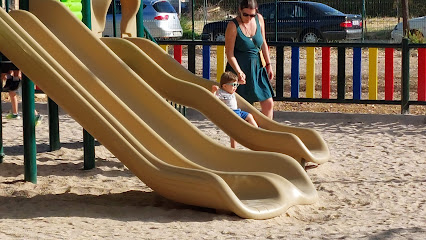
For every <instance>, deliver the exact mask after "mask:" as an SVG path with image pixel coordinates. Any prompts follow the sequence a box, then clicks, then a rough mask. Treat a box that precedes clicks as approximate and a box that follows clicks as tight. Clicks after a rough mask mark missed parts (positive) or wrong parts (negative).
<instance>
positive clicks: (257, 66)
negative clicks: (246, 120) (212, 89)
mask: <svg viewBox="0 0 426 240" xmlns="http://www.w3.org/2000/svg"><path fill="white" fill-rule="evenodd" d="M255 19H256V26H257V27H256V34H255V35H254V36H253V37H251V38H249V37H247V36H246V35H244V33H243V32H242V30H241V28H240V25H239V24H238V21H237V19H235V18H234V19H233V20H232V21H233V22H234V23H235V25H236V26H237V37H236V38H235V47H234V56H235V58H236V59H237V61H238V64H239V65H240V68H241V70H242V71H243V72H244V74H245V75H246V84H244V85H240V86H239V87H238V89H237V93H238V94H240V95H241V96H242V97H243V98H244V99H245V100H247V101H248V102H249V103H254V102H261V101H264V100H266V99H268V98H271V97H272V95H273V90H272V87H271V84H270V83H269V80H268V73H267V72H266V68H264V67H262V66H261V61H260V56H259V50H260V48H261V46H262V44H263V37H262V32H261V30H260V24H259V19H258V17H257V16H256V17H255ZM225 70H226V71H232V72H234V73H235V71H234V69H232V67H231V65H230V64H229V63H228V64H227V65H226V69H225Z"/></svg>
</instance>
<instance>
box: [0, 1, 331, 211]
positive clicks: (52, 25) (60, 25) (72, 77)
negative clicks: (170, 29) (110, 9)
mask: <svg viewBox="0 0 426 240" xmlns="http://www.w3.org/2000/svg"><path fill="white" fill-rule="evenodd" d="M29 9H30V11H31V13H33V14H35V16H34V15H32V14H31V13H29V12H27V11H21V10H18V11H12V12H11V13H10V16H9V15H8V14H6V13H5V12H4V11H0V13H1V14H0V16H1V21H0V28H1V31H2V32H4V33H7V34H5V35H2V37H1V38H0V42H1V44H0V46H1V51H2V52H3V53H4V54H5V55H6V56H8V58H9V59H11V60H12V61H13V62H14V63H15V64H16V65H17V66H18V67H19V68H20V69H21V70H22V71H23V72H24V74H25V75H27V76H28V77H30V79H31V80H33V81H34V82H35V83H36V84H37V85H38V86H40V88H41V89H43V91H44V92H45V93H46V94H47V95H48V96H49V97H51V98H52V99H53V100H54V101H55V102H56V103H58V104H59V105H60V106H61V107H62V108H64V109H65V110H66V111H67V112H68V113H69V114H70V115H71V116H72V117H73V118H74V119H75V120H76V121H78V122H79V123H80V124H81V125H82V126H83V127H84V128H85V129H87V131H88V132H90V133H91V134H93V136H95V137H96V138H97V139H98V141H99V142H101V143H102V144H103V145H105V146H106V147H107V148H108V149H109V150H110V151H111V152H112V153H113V154H114V155H115V156H116V157H117V158H118V159H120V160H121V161H122V162H123V163H124V164H125V165H126V166H127V167H128V168H129V169H130V170H131V171H132V172H133V173H134V174H135V175H136V176H138V177H139V178H140V179H141V180H142V181H143V182H145V183H146V184H147V185H148V186H150V187H151V188H152V189H153V190H154V191H156V192H158V193H159V194H161V195H163V196H165V197H167V198H169V199H172V200H175V201H179V202H183V203H187V204H192V205H197V206H203V207H210V208H216V209H223V210H227V211H232V212H235V213H236V214H237V215H239V216H241V217H245V218H256V219H263V218H270V217H274V216H277V215H279V214H281V213H283V212H285V211H286V209H287V208H288V207H290V206H292V205H294V204H309V203H313V202H314V201H315V200H316V199H317V193H316V190H315V188H314V186H313V184H312V182H311V181H310V179H309V177H308V175H307V174H306V172H305V171H304V168H303V167H302V166H301V164H300V163H302V160H303V159H304V160H307V161H318V163H322V162H324V161H326V160H327V158H328V157H329V153H328V149H327V147H326V145H325V143H324V142H323V140H322V139H321V137H320V136H319V135H318V134H315V132H314V131H312V130H303V129H298V130H297V129H293V131H294V132H298V131H300V132H301V133H302V134H301V138H302V139H303V138H304V137H303V134H307V135H306V136H309V135H310V136H315V137H316V139H315V141H317V143H316V144H319V145H320V146H319V147H317V146H315V144H312V143H313V142H315V141H311V140H310V141H311V143H309V141H308V144H307V146H308V147H306V146H305V144H304V143H303V142H302V141H301V140H300V139H299V138H298V136H296V135H295V134H289V133H285V132H280V131H282V130H284V129H285V128H284V127H283V129H279V127H277V126H278V125H276V126H275V128H276V129H275V130H273V131H272V130H257V129H255V130H250V129H248V130H250V131H251V132H252V133H251V134H259V133H262V134H263V135H265V136H266V137H268V136H267V135H271V136H274V137H273V138H270V139H272V140H274V141H276V140H278V141H284V143H283V144H286V143H285V141H286V140H290V139H295V141H294V143H290V144H294V145H291V146H293V147H294V146H300V148H306V149H305V150H306V151H304V152H302V153H301V154H299V155H297V153H295V154H296V155H297V156H296V157H297V158H298V160H295V159H294V158H293V157H291V156H287V155H284V154H278V153H272V152H262V151H241V150H233V149H229V148H226V147H224V146H221V145H219V144H217V143H216V142H214V141H212V140H211V139H209V138H208V137H206V136H204V135H203V134H201V132H200V131H199V130H198V129H196V128H195V127H194V126H192V124H191V123H190V122H189V121H188V120H186V119H185V118H184V117H183V116H182V115H181V114H180V113H178V112H177V111H175V110H174V109H173V108H172V107H171V106H170V104H168V103H167V102H166V101H165V100H164V99H163V98H162V97H161V96H160V95H159V94H158V93H157V92H156V91H154V90H153V89H152V88H151V87H150V86H149V85H148V84H147V83H146V82H145V81H144V80H142V78H141V77H139V76H138V75H137V74H136V73H135V72H133V71H132V70H130V68H129V67H128V66H127V65H126V64H125V63H124V62H123V61H121V60H120V59H119V58H118V57H117V56H116V55H115V54H114V53H113V52H112V51H111V50H110V49H109V48H108V47H107V46H106V45H104V44H103V43H102V42H101V41H100V39H98V38H97V37H96V34H93V33H92V32H90V30H89V29H87V28H86V27H85V26H84V25H83V23H81V22H80V21H79V20H78V18H76V17H75V16H73V14H72V13H70V12H69V11H68V10H67V9H66V8H65V7H64V6H63V5H62V4H60V3H59V2H56V1H53V0H32V1H31V2H30V5H29ZM59 18H60V19H61V20H62V21H59V22H58V21H57V19H59ZM83 19H84V17H83ZM129 19H131V18H129ZM122 29H123V28H122ZM130 36H133V35H131V34H130ZM105 41H106V42H108V39H105ZM121 42H125V43H126V44H128V45H129V44H132V43H131V42H130V41H127V40H123V41H121ZM119 43H120V42H119ZM111 46H112V48H114V46H117V45H115V44H114V43H113V44H111ZM126 48H127V47H126ZM134 48H138V47H136V46H134ZM129 49H130V48H129ZM160 51H162V50H161V49H160ZM141 52H142V51H141ZM139 57H140V56H138V58H137V59H138V60H140V58H139ZM99 59H102V61H99ZM145 61H146V62H144V63H145V64H144V66H145V67H147V69H151V68H155V69H156V71H163V73H164V76H163V78H164V79H165V80H166V81H168V82H169V83H171V84H172V83H178V84H182V86H187V87H188V88H189V89H192V90H193V91H192V92H191V93H197V94H200V96H205V97H206V100H204V99H201V101H205V103H206V105H207V106H209V105H212V106H215V107H216V106H217V107H218V108H216V109H214V111H218V112H223V116H225V118H224V119H223V121H225V122H228V124H229V125H231V124H233V126H234V128H236V127H235V126H242V127H244V128H247V126H246V125H244V124H246V123H245V122H244V121H241V120H240V119H238V118H236V117H235V116H234V115H233V114H231V113H230V111H229V109H228V108H227V107H226V106H225V105H223V104H222V103H221V102H220V101H219V100H217V99H216V98H215V97H214V96H213V95H211V94H210V93H209V92H208V90H206V89H204V88H203V87H200V86H198V85H196V84H193V83H188V82H184V81H182V80H179V79H176V78H173V77H172V76H170V75H168V74H167V73H166V72H165V71H164V70H162V68H161V67H160V66H158V65H157V63H156V62H155V61H153V60H149V59H148V58H146V59H145ZM148 61H151V62H148ZM173 61H174V60H173ZM128 64H133V65H134V62H132V61H129V62H128ZM34 66H37V67H34ZM182 70H184V69H181V70H180V71H182ZM147 71H148V70H147ZM149 71H151V70H149ZM138 73H140V72H138ZM157 73H158V72H157ZM188 73H189V72H186V73H184V74H188ZM119 79H125V80H126V81H119ZM171 80H173V81H171ZM197 81H199V82H204V84H205V82H208V81H207V80H202V79H197ZM209 84H210V85H211V84H212V83H211V82H210V83H209ZM207 93H209V94H208V95H207ZM189 95H190V94H189ZM168 97H172V96H171V95H170V96H168ZM177 100H181V101H183V102H185V101H191V100H190V99H184V98H182V99H177ZM198 100H199V101H200V99H198ZM240 101H243V100H241V99H240ZM246 105H247V104H246ZM251 110H253V111H257V110H255V109H251ZM258 115H259V116H261V115H260V114H258ZM24 118H25V116H24ZM94 120H95V121H94ZM263 122H266V121H263ZM266 125H267V124H266ZM269 125H270V126H274V125H273V124H271V123H269ZM224 130H225V131H227V132H228V133H229V134H231V135H232V134H236V133H235V132H233V131H232V130H230V129H224ZM250 131H249V132H250ZM259 131H260V132H259ZM306 136H305V137H306ZM249 137H250V138H252V136H249ZM265 139H268V138H265ZM307 139H311V137H309V138H307ZM247 144H250V143H249V142H248V143H247ZM261 147H262V146H260V148H261ZM310 150H313V151H310ZM318 150H321V151H322V152H320V151H318ZM315 151H316V152H315ZM309 153H314V154H311V155H312V156H309Z"/></svg>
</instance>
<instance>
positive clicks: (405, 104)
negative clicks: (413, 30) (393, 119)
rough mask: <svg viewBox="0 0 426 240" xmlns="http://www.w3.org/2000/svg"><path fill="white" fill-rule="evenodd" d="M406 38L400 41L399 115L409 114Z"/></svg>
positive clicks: (408, 53) (408, 62) (408, 65)
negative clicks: (400, 83) (400, 82)
mask: <svg viewBox="0 0 426 240" xmlns="http://www.w3.org/2000/svg"><path fill="white" fill-rule="evenodd" d="M408 42H409V40H408V38H403V39H402V66H401V69H402V72H401V80H402V87H401V114H409V113H410V105H409V100H410V48H409V46H408Z"/></svg>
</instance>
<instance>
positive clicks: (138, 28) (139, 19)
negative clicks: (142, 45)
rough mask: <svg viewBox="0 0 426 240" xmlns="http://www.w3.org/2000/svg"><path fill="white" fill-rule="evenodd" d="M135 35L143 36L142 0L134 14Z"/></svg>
mask: <svg viewBox="0 0 426 240" xmlns="http://www.w3.org/2000/svg"><path fill="white" fill-rule="evenodd" d="M136 35H137V36H138V37H142V38H143V37H145V27H144V25H143V1H141V4H140V6H139V11H138V13H137V14H136Z"/></svg>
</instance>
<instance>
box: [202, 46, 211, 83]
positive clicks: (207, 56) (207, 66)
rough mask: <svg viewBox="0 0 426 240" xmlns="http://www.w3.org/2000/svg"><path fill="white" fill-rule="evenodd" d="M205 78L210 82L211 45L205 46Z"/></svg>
mask: <svg viewBox="0 0 426 240" xmlns="http://www.w3.org/2000/svg"><path fill="white" fill-rule="evenodd" d="M203 78H205V79H209V80H210V45H203Z"/></svg>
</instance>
